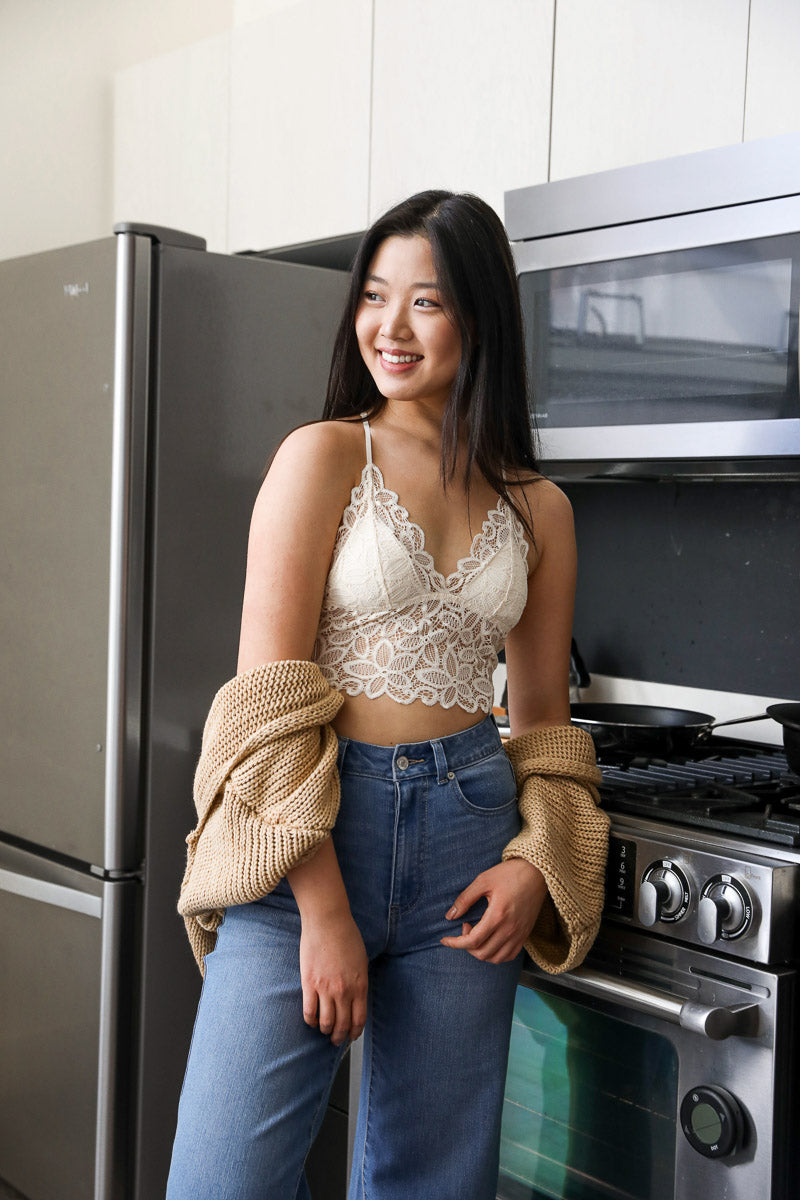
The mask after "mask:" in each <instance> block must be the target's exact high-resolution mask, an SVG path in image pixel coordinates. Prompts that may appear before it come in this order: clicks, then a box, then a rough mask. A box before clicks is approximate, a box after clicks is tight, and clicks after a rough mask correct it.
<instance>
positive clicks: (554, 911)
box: [503, 725, 609, 975]
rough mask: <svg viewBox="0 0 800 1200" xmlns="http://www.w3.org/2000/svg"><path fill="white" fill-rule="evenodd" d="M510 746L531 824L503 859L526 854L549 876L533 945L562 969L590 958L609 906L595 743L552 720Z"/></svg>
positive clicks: (539, 956)
mask: <svg viewBox="0 0 800 1200" xmlns="http://www.w3.org/2000/svg"><path fill="white" fill-rule="evenodd" d="M506 751H507V753H508V757H509V758H510V759H511V765H512V766H513V768H514V774H515V775H516V779H517V794H518V796H519V810H520V814H521V816H522V822H523V824H522V829H521V831H520V833H519V834H518V835H517V837H515V838H514V840H513V841H511V842H509V844H508V845H507V846H506V848H505V850H504V851H503V860H504V861H505V860H506V859H509V858H524V859H526V861H527V862H529V863H532V864H533V866H535V867H538V868H539V870H540V871H541V872H542V874H543V875H544V878H545V881H546V883H547V888H548V891H549V896H548V898H547V900H546V901H545V905H544V907H543V909H542V911H541V913H540V915H539V919H538V920H537V922H536V925H535V927H534V929H533V931H532V933H531V936H530V938H529V939H528V941H527V942H526V943H525V949H526V950H527V951H528V953H529V954H530V956H531V958H532V959H533V961H534V962H535V963H536V965H537V966H539V967H541V968H542V970H543V971H547V972H548V973H549V974H551V975H557V974H559V973H560V972H561V971H569V970H570V969H571V968H572V967H577V966H578V965H579V964H580V963H581V962H582V961H583V959H584V957H585V955H586V953H587V951H588V950H589V948H590V947H591V945H592V942H593V941H594V939H595V937H596V936H597V931H598V929H599V927H600V918H601V915H602V911H603V899H604V894H605V867H606V856H607V853H608V826H609V820H608V817H607V816H606V814H605V813H604V812H603V811H602V810H601V809H599V808H598V807H597V805H598V803H599V795H598V792H597V787H596V785H597V784H598V783H599V782H600V779H601V775H600V771H599V770H598V768H597V766H596V765H595V754H594V744H593V742H592V739H591V737H590V736H589V734H588V733H586V731H585V730H583V729H578V728H577V726H575V725H551V726H545V727H543V728H541V729H533V730H531V731H530V732H528V733H523V734H522V735H521V736H520V737H515V738H510V739H509V741H507V742H506Z"/></svg>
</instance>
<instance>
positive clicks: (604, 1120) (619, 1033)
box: [497, 987, 678, 1200]
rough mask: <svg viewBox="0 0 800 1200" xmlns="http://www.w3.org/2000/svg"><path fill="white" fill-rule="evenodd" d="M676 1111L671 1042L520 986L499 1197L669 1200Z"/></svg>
mask: <svg viewBox="0 0 800 1200" xmlns="http://www.w3.org/2000/svg"><path fill="white" fill-rule="evenodd" d="M677 1108H678V1060H677V1052H676V1050H675V1047H674V1045H673V1044H672V1042H671V1041H669V1039H668V1038H666V1037H663V1036H662V1035H660V1034H655V1033H652V1032H649V1031H647V1030H644V1029H640V1028H637V1027H635V1026H634V1025H630V1024H626V1023H624V1022H623V1021H619V1020H616V1019H614V1018H612V1017H609V1016H606V1015H605V1014H603V1013H598V1012H596V1011H593V1010H592V1009H590V1008H587V1007H586V1006H584V1005H581V1004H578V1003H575V1002H574V1001H572V1000H569V999H565V998H564V997H561V996H553V995H550V994H549V993H544V992H540V991H534V990H533V989H531V988H526V987H520V988H519V990H518V992H517V1002H516V1007H515V1011H514V1024H513V1029H512V1035H511V1051H510V1055H509V1066H508V1076H507V1080H506V1093H505V1102H504V1105H503V1129H502V1138H501V1148H500V1178H499V1182H498V1190H497V1195H498V1197H502V1198H504V1200H540V1198H541V1197H549V1198H550V1200H608V1197H609V1196H620V1197H622V1196H624V1197H626V1198H628V1200H673V1194H674V1186H675V1168H674V1160H675V1138H676V1119H675V1114H676V1112H677Z"/></svg>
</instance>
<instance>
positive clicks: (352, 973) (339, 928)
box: [300, 909, 368, 1046]
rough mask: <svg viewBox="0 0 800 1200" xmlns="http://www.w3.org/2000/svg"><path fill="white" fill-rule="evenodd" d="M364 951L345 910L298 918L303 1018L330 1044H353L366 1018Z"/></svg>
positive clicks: (356, 927)
mask: <svg viewBox="0 0 800 1200" xmlns="http://www.w3.org/2000/svg"><path fill="white" fill-rule="evenodd" d="M367 968H368V963H367V952H366V950H365V948H364V941H363V939H362V937H361V934H360V933H359V930H358V926H357V925H356V923H355V921H354V920H353V918H352V916H351V914H350V912H349V909H348V910H347V911H345V912H342V913H335V914H327V915H326V916H324V917H320V916H317V915H314V916H309V915H306V914H304V915H303V917H302V931H301V935H300V978H301V981H302V985H303V1020H304V1021H305V1022H306V1024H307V1025H316V1026H318V1028H319V1031H320V1033H324V1034H326V1035H328V1036H329V1037H330V1039H331V1041H332V1042H333V1044H334V1046H341V1044H342V1042H344V1041H347V1040H348V1039H349V1040H350V1041H351V1042H353V1041H355V1040H356V1038H358V1037H360V1036H361V1034H362V1033H363V1031H364V1025H365V1023H366V1020H367Z"/></svg>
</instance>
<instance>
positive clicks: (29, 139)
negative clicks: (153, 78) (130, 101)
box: [0, 0, 233, 258]
mask: <svg viewBox="0 0 800 1200" xmlns="http://www.w3.org/2000/svg"><path fill="white" fill-rule="evenodd" d="M232 9H233V0H1V2H0V164H2V166H1V167H0V169H1V170H2V186H1V187H0V258H9V257H13V256H15V255H20V254H27V253H31V252H34V251H38V250H46V249H49V248H51V247H53V246H58V245H62V244H65V243H68V242H80V241H86V240H89V239H91V238H96V237H101V236H103V235H104V234H106V233H109V232H110V229H111V220H112V208H113V151H114V118H113V96H114V75H115V72H116V71H118V70H119V69H120V68H122V67H125V66H127V65H129V64H131V63H138V62H142V61H144V60H147V59H150V58H152V57H153V55H155V54H159V53H161V52H163V51H166V50H171V49H174V48H176V47H178V46H182V45H186V44H187V43H189V42H193V41H196V40H197V39H199V38H203V37H206V36H208V35H210V34H214V33H218V32H219V31H221V30H226V29H228V28H229V27H230V23H231V19H232V17H231V14H232Z"/></svg>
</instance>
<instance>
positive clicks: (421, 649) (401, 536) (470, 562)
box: [312, 420, 528, 713]
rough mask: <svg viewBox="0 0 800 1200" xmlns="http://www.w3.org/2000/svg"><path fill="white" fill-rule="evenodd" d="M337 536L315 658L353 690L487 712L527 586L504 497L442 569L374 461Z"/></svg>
mask: <svg viewBox="0 0 800 1200" xmlns="http://www.w3.org/2000/svg"><path fill="white" fill-rule="evenodd" d="M363 423H364V432H365V437H366V449H367V461H366V465H365V467H364V470H363V471H362V473H361V482H360V483H359V484H358V486H357V487H354V488H353V491H352V493H351V496H350V503H349V504H348V505H347V508H346V509H345V510H344V513H343V515H342V521H341V524H340V526H339V530H338V532H337V534H336V541H335V543H334V549H333V557H332V560H331V567H330V571H329V573H328V580H327V583H326V586H325V596H324V600H323V604H322V615H321V618H320V624H319V629H318V631H317V639H316V643H315V645H314V652H313V656H312V657H313V659H314V662H316V663H317V665H318V666H319V668H320V670H321V671H322V673H323V675H324V676H325V678H326V679H327V680H328V682H329V683H330V684H331V685H332V686H333V687H335V688H338V689H339V690H340V691H343V692H345V693H346V694H347V695H348V696H357V695H359V694H361V693H364V694H365V695H367V696H369V697H370V698H376V697H378V696H389V697H390V698H391V699H392V700H396V701H398V702H399V703H400V704H411V703H412V702H413V701H414V700H421V701H422V702H423V704H440V705H441V706H442V707H443V708H451V707H452V706H453V705H454V704H458V705H459V706H460V707H461V708H463V709H465V710H466V711H467V712H477V711H478V710H479V709H480V710H482V711H483V712H487V713H488V712H491V709H492V702H493V686H492V673H493V671H494V668H495V667H496V666H497V653H498V651H499V650H500V649H502V647H503V645H504V643H505V640H506V636H507V634H508V633H509V631H510V630H511V629H513V627H514V626H515V625H516V623H517V621H518V620H519V619H520V617H521V616H522V612H523V609H524V607H525V602H526V599H527V595H528V574H527V555H528V544H527V542H526V540H525V537H524V534H523V530H522V525H521V523H520V521H519V519H518V517H517V516H516V514H515V513H514V511H513V510H512V509H511V508H510V507H509V505H508V504H507V503H506V502H505V501H504V500H503V499H502V498H501V497H498V501H497V508H493V509H492V510H491V512H490V513H489V514H488V516H487V518H486V520H485V521H484V522H483V528H482V529H481V531H480V533H478V534H476V536H475V538H474V539H473V542H472V546H471V548H470V553H469V554H468V555H467V557H466V558H462V559H460V560H459V562H458V565H457V566H456V569H455V571H453V572H452V573H451V574H450V575H448V576H447V577H445V576H444V575H442V574H441V573H440V572H439V571H437V570H436V568H435V566H434V562H433V558H432V556H431V555H430V554H429V553H428V551H427V550H426V549H425V534H424V533H423V531H422V529H420V527H419V526H418V525H415V524H414V522H413V521H411V520H409V516H408V512H407V510H406V509H405V508H403V506H402V505H401V504H400V503H399V500H398V497H397V495H396V493H395V492H391V491H389V489H388V488H386V487H385V486H384V482H383V476H382V475H381V472H380V470H379V468H378V467H376V466H375V464H374V463H373V461H372V439H371V435H370V428H369V423H368V422H367V421H366V420H365V421H364V422H363Z"/></svg>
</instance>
